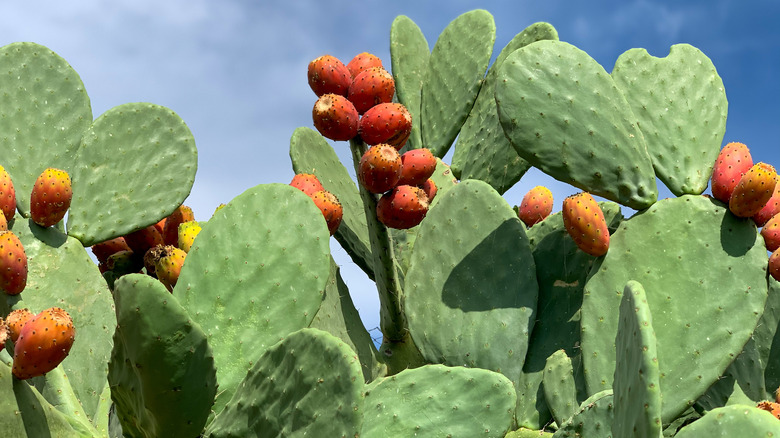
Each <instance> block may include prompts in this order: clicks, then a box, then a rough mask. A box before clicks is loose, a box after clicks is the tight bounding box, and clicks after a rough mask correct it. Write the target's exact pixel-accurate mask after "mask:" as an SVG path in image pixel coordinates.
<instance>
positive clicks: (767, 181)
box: [729, 163, 777, 217]
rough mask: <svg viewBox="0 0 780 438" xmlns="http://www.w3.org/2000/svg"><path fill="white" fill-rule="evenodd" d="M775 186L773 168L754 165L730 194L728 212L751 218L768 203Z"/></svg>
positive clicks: (761, 164) (775, 176)
mask: <svg viewBox="0 0 780 438" xmlns="http://www.w3.org/2000/svg"><path fill="white" fill-rule="evenodd" d="M776 185H777V172H776V171H775V168H774V167H772V166H770V165H769V164H766V163H756V164H754V165H753V167H751V168H750V170H748V171H747V172H746V173H745V174H744V175H742V178H740V180H739V183H737V186H736V187H735V188H734V191H733V192H732V193H731V198H729V210H731V212H732V213H734V215H736V216H738V217H752V216H753V215H755V214H756V213H758V212H759V211H761V209H762V208H764V205H766V203H767V202H769V199H770V198H771V197H772V194H773V193H774V192H775V186H776Z"/></svg>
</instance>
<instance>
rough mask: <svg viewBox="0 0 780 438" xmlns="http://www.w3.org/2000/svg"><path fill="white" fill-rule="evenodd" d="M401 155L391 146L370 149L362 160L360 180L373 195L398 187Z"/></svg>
mask: <svg viewBox="0 0 780 438" xmlns="http://www.w3.org/2000/svg"><path fill="white" fill-rule="evenodd" d="M400 177H401V155H400V154H399V153H398V150H397V149H396V148H394V147H393V146H390V145H389V144H378V145H375V146H371V147H370V148H368V150H367V151H366V153H364V154H363V156H362V157H361V158H360V165H359V166H358V180H359V181H360V184H362V185H363V187H365V188H366V190H368V191H369V192H371V193H384V192H386V191H388V190H391V189H392V188H393V187H395V186H396V185H398V179H399V178H400Z"/></svg>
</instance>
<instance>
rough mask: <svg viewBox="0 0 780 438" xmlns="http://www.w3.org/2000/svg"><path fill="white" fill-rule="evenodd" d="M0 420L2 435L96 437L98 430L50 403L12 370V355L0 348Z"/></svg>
mask: <svg viewBox="0 0 780 438" xmlns="http://www.w3.org/2000/svg"><path fill="white" fill-rule="evenodd" d="M0 424H1V425H2V428H3V436H7V437H14V438H17V437H18V438H23V437H29V438H37V437H77V436H78V437H97V436H98V433H97V431H95V430H94V428H91V427H90V426H88V425H85V424H82V423H81V422H79V420H78V419H75V418H73V417H69V416H67V415H65V414H63V413H62V412H60V411H59V410H58V409H57V408H56V407H55V406H52V405H51V404H50V403H49V402H48V401H47V400H46V399H45V398H44V397H43V396H42V395H41V394H40V392H38V390H37V389H36V388H35V387H34V386H32V385H30V384H29V383H27V382H26V381H22V380H18V379H15V378H14V377H13V376H12V374H11V357H10V356H9V355H8V354H7V353H6V352H5V351H4V350H2V351H0Z"/></svg>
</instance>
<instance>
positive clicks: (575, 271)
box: [516, 202, 623, 429]
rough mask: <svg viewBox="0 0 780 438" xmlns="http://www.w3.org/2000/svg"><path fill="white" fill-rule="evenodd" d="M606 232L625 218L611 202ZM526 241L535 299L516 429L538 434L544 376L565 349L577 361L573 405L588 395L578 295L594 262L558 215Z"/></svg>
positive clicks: (605, 207) (543, 417)
mask: <svg viewBox="0 0 780 438" xmlns="http://www.w3.org/2000/svg"><path fill="white" fill-rule="evenodd" d="M599 206H600V207H601V210H602V211H603V212H604V217H605V219H606V221H607V224H608V226H609V229H610V230H614V229H616V228H617V226H618V224H619V223H620V221H621V220H622V219H623V215H622V214H621V211H620V206H619V205H618V204H615V203H614V202H600V203H599ZM527 235H528V241H529V243H530V245H531V249H532V251H533V255H534V262H535V264H536V278H537V280H538V282H539V299H538V303H537V309H538V311H539V313H538V314H537V315H536V323H534V329H533V331H532V332H531V340H530V344H529V346H528V354H527V355H526V357H525V364H524V365H523V374H522V376H521V378H520V384H519V385H518V391H517V392H518V399H522V402H521V403H520V406H518V411H517V412H516V415H517V421H518V424H520V425H523V426H526V427H531V428H534V429H539V428H542V427H544V425H545V424H546V423H547V421H548V420H549V417H550V415H549V413H548V412H547V408H546V407H545V403H544V394H542V393H541V391H542V390H541V389H540V385H541V383H542V372H543V370H544V367H545V363H546V361H547V360H548V358H549V357H550V356H551V355H552V354H553V353H554V352H555V351H557V350H559V349H564V350H565V351H566V354H567V355H569V357H572V358H574V357H576V358H577V367H575V370H576V372H575V377H576V381H577V386H578V388H582V391H581V392H579V393H578V394H579V395H578V397H577V400H576V401H577V403H578V404H579V403H580V402H582V401H583V400H584V399H585V398H586V396H585V391H584V385H585V382H584V376H583V375H582V370H581V366H580V364H581V360H580V359H579V358H580V356H579V341H580V313H579V311H580V307H581V306H582V290H583V289H584V287H585V280H586V279H587V276H588V273H589V272H590V269H591V267H592V266H593V263H594V262H595V260H596V257H593V256H591V255H588V254H586V253H585V252H583V251H581V250H580V249H579V248H577V245H576V244H575V243H574V241H573V240H572V238H571V236H570V235H569V233H568V232H567V231H566V228H565V227H564V226H563V217H562V216H561V213H560V212H557V213H555V214H552V215H550V216H548V217H547V218H546V219H545V220H543V221H542V222H539V223H537V224H535V225H534V226H533V227H531V228H529V229H528V231H527Z"/></svg>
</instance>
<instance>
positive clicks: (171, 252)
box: [155, 245, 187, 292]
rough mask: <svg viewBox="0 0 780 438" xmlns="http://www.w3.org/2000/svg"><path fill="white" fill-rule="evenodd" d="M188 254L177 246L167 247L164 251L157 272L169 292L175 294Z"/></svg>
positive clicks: (156, 266)
mask: <svg viewBox="0 0 780 438" xmlns="http://www.w3.org/2000/svg"><path fill="white" fill-rule="evenodd" d="M186 257H187V253H186V252H184V251H182V250H181V249H179V248H176V247H175V246H171V245H166V246H164V247H163V249H162V254H161V256H160V258H159V259H157V264H156V265H155V272H156V273H157V278H158V279H159V280H160V282H161V283H162V284H163V285H165V287H166V288H167V289H168V291H169V292H173V288H174V287H175V286H176V282H177V281H178V280H179V273H180V272H181V268H182V266H184V259H185V258H186Z"/></svg>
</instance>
